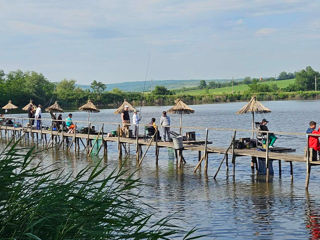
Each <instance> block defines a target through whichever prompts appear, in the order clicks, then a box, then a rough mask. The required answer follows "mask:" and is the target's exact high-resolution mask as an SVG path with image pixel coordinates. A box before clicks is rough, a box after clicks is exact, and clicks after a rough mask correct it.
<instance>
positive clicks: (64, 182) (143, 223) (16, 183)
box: [0, 143, 200, 240]
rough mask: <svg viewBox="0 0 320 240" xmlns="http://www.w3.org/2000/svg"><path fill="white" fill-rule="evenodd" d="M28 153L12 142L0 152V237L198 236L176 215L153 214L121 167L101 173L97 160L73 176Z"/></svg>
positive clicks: (137, 183) (27, 239)
mask: <svg viewBox="0 0 320 240" xmlns="http://www.w3.org/2000/svg"><path fill="white" fill-rule="evenodd" d="M34 154H35V152H34V149H26V148H20V147H18V145H17V143H15V144H10V146H9V145H8V146H7V147H6V148H5V150H4V151H2V152H1V153H0V179H1V185H0V209H1V211H0V238H1V239H17V240H20V239H25V240H31V239H32V240H36V239H37V240H40V239H45V240H51V239H52V240H54V239H99V240H101V239H171V238H173V237H177V236H180V239H182V238H183V239H196V238H200V236H199V235H198V236H195V230H194V229H192V230H190V231H189V232H186V231H184V230H183V229H185V228H183V227H181V226H178V225H177V224H176V223H177V222H179V219H176V218H174V217H165V218H162V219H159V218H158V217H156V216H155V215H154V213H153V212H154V210H153V209H152V208H151V207H150V206H148V205H146V204H144V203H143V202H142V201H141V196H140V195H139V194H138V192H140V190H139V188H140V187H141V182H140V181H139V180H138V179H135V178H134V176H133V174H129V173H128V172H127V171H126V170H124V169H120V170H117V169H115V170H113V171H112V172H111V173H110V174H108V175H107V176H105V174H106V172H107V171H106V168H107V167H106V166H102V164H101V162H99V163H97V164H96V166H94V167H87V168H85V169H83V170H82V171H80V172H79V173H78V174H77V175H76V176H75V177H73V174H72V173H63V172H61V170H59V169H55V168H54V165H53V166H50V167H49V168H50V169H52V170H48V166H42V165H41V164H36V160H34V159H33V158H34ZM173 222H175V223H173Z"/></svg>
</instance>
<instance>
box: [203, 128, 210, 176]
mask: <svg viewBox="0 0 320 240" xmlns="http://www.w3.org/2000/svg"><path fill="white" fill-rule="evenodd" d="M208 133H209V130H208V128H206V142H205V144H204V157H205V164H204V173H205V174H208Z"/></svg>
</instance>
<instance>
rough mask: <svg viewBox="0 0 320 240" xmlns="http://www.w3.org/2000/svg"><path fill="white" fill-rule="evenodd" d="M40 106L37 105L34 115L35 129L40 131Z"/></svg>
mask: <svg viewBox="0 0 320 240" xmlns="http://www.w3.org/2000/svg"><path fill="white" fill-rule="evenodd" d="M41 107H42V106H41V104H39V105H38V107H37V110H36V113H35V115H34V117H35V120H36V121H37V129H38V130H40V128H41V113H42V112H41Z"/></svg>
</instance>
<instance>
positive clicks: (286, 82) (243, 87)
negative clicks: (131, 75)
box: [177, 79, 295, 96]
mask: <svg viewBox="0 0 320 240" xmlns="http://www.w3.org/2000/svg"><path fill="white" fill-rule="evenodd" d="M294 81H295V79H288V80H279V81H270V82H261V83H259V84H267V85H271V84H276V85H277V86H278V88H280V89H281V88H285V87H287V86H289V84H291V83H294ZM248 89H249V86H248V85H247V84H241V85H236V86H234V87H233V92H234V93H237V92H239V93H243V92H244V91H246V90H248ZM227 93H232V87H223V88H215V89H197V90H185V91H183V90H182V91H177V94H178V95H179V94H183V95H193V96H197V95H206V94H213V95H219V94H227Z"/></svg>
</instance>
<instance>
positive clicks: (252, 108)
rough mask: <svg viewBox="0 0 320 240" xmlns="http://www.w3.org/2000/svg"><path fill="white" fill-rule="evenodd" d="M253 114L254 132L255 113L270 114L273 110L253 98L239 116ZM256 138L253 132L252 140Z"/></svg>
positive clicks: (239, 112) (240, 111)
mask: <svg viewBox="0 0 320 240" xmlns="http://www.w3.org/2000/svg"><path fill="white" fill-rule="evenodd" d="M249 112H251V114H252V130H254V128H255V126H254V113H269V112H271V110H270V109H269V108H266V107H265V106H263V105H262V103H260V102H259V101H257V98H256V96H253V97H252V98H251V100H250V101H249V102H248V103H247V104H246V105H244V106H243V107H242V108H241V109H240V110H239V111H238V112H237V114H245V113H249ZM253 137H254V132H252V138H253Z"/></svg>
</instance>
